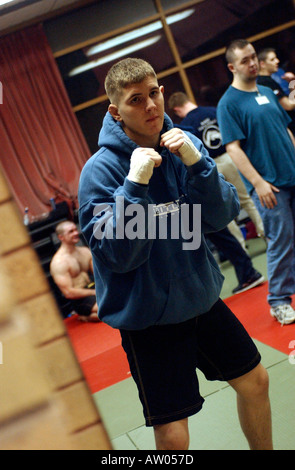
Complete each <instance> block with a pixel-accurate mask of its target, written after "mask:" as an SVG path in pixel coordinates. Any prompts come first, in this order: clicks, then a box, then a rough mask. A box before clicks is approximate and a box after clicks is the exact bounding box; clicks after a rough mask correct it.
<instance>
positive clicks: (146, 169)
mask: <svg viewBox="0 0 295 470" xmlns="http://www.w3.org/2000/svg"><path fill="white" fill-rule="evenodd" d="M154 166H155V162H154V161H153V160H152V159H151V158H150V155H148V154H147V153H145V152H143V149H140V148H138V149H135V150H134V151H133V152H132V155H131V159H130V170H129V173H128V175H127V178H128V179H129V180H130V181H133V182H134V183H139V184H149V181H150V178H151V176H152V174H153V170H154Z"/></svg>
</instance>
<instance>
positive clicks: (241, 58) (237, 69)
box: [228, 44, 259, 82]
mask: <svg viewBox="0 0 295 470" xmlns="http://www.w3.org/2000/svg"><path fill="white" fill-rule="evenodd" d="M234 55H235V59H234V60H233V62H232V63H231V64H228V67H229V69H230V71H231V72H232V73H233V74H234V76H236V77H237V78H239V79H240V80H242V81H243V82H251V81H255V80H256V78H257V76H258V73H259V65H258V58H257V54H256V51H255V49H254V47H253V46H252V45H251V44H248V45H247V46H246V47H244V49H235V51H234Z"/></svg>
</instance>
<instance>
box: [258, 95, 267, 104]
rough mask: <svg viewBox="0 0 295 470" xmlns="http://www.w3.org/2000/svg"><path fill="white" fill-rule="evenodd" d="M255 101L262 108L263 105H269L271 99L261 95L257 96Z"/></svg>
mask: <svg viewBox="0 0 295 470" xmlns="http://www.w3.org/2000/svg"><path fill="white" fill-rule="evenodd" d="M255 99H256V101H257V103H258V104H259V105H260V106H261V105H262V104H267V103H269V99H268V98H267V96H263V95H260V96H256V97H255Z"/></svg>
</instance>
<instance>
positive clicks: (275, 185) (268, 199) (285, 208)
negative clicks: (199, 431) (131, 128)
mask: <svg viewBox="0 0 295 470" xmlns="http://www.w3.org/2000/svg"><path fill="white" fill-rule="evenodd" d="M226 60H227V63H228V68H229V70H230V71H231V72H232V74H233V82H232V85H231V86H230V87H229V88H228V89H227V91H226V92H225V94H224V95H223V97H222V98H221V100H220V101H219V103H218V107H217V119H218V123H219V126H220V130H221V134H222V140H223V144H224V145H225V146H226V150H227V152H228V154H229V155H230V157H231V158H232V159H233V161H234V163H235V164H236V165H237V167H238V169H239V170H240V172H241V174H242V175H243V179H244V182H245V185H246V187H247V190H248V192H249V194H251V196H252V198H253V200H254V202H255V204H256V207H257V209H258V210H259V212H260V215H261V218H262V220H263V224H264V229H265V236H266V238H267V241H268V245H267V264H268V280H269V295H268V302H269V304H270V313H271V315H272V316H273V317H274V318H276V319H277V320H278V321H279V322H280V323H281V324H282V325H284V324H290V323H293V322H294V321H295V311H294V310H293V308H292V306H291V300H292V299H291V296H292V295H293V294H294V293H295V257H294V226H295V148H294V145H295V142H294V137H293V134H292V133H291V131H290V130H289V129H288V125H289V123H290V118H289V116H288V114H287V113H286V112H285V111H284V109H283V108H282V107H281V106H280V104H279V103H278V100H277V97H276V96H275V94H274V93H273V91H272V90H271V89H270V88H267V87H264V86H261V85H257V83H256V80H257V76H258V73H259V63H258V57H257V54H256V51H255V49H254V47H253V46H252V44H250V43H249V42H248V41H247V40H244V39H240V40H235V41H233V42H232V43H231V44H230V46H229V47H228V48H227V51H226Z"/></svg>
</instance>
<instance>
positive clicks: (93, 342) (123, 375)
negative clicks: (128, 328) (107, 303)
mask: <svg viewBox="0 0 295 470" xmlns="http://www.w3.org/2000/svg"><path fill="white" fill-rule="evenodd" d="M65 325H66V328H67V331H68V334H69V337H70V339H71V343H72V345H73V348H74V351H75V353H76V356H77V358H78V361H79V364H80V366H81V369H82V371H83V373H84V376H85V379H86V381H87V383H88V386H89V388H90V390H91V392H92V393H95V392H98V391H99V390H102V389H104V388H106V387H109V386H110V385H113V384H115V383H117V382H120V381H121V380H125V379H127V378H128V377H130V371H129V364H128V362H127V359H126V355H125V352H124V350H123V348H122V346H121V336H120V333H119V331H118V330H114V329H113V328H111V327H110V326H108V325H106V324H105V323H83V322H81V321H79V320H77V315H75V316H73V317H70V318H67V319H66V320H65Z"/></svg>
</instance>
